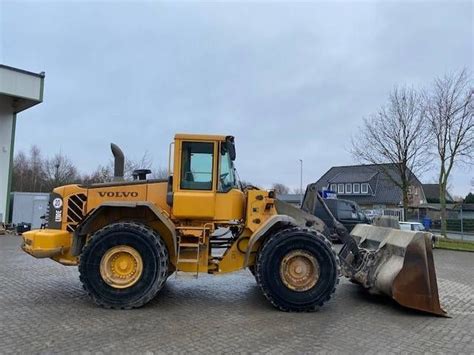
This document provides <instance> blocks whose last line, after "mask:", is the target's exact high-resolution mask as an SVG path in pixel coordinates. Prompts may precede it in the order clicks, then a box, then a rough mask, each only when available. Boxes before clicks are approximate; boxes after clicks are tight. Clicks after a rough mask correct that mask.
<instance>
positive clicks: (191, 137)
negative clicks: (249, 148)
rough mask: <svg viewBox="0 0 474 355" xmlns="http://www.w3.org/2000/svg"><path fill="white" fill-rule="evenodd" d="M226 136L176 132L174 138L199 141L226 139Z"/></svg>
mask: <svg viewBox="0 0 474 355" xmlns="http://www.w3.org/2000/svg"><path fill="white" fill-rule="evenodd" d="M226 137H228V136H224V135H215V134H190V133H176V134H175V136H174V139H181V140H186V139H189V140H198V141H225V139H226Z"/></svg>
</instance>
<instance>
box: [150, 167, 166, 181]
mask: <svg viewBox="0 0 474 355" xmlns="http://www.w3.org/2000/svg"><path fill="white" fill-rule="evenodd" d="M151 178H152V179H160V180H162V179H168V169H165V168H162V167H158V168H157V169H151Z"/></svg>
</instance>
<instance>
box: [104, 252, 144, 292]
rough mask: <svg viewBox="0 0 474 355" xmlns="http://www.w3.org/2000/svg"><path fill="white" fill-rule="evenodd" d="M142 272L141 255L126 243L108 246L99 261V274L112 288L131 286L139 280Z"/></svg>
mask: <svg viewBox="0 0 474 355" xmlns="http://www.w3.org/2000/svg"><path fill="white" fill-rule="evenodd" d="M142 273H143V261H142V257H141V256H140V253H138V251H136V250H135V249H134V248H132V247H130V246H128V245H118V246H116V247H113V248H110V249H109V250H107V252H106V253H105V254H104V256H103V257H102V259H101V261H100V276H102V279H103V280H104V281H105V282H106V283H107V284H108V285H109V286H112V287H113V288H127V287H130V286H133V285H134V284H135V283H137V281H138V280H140V277H141V276H142Z"/></svg>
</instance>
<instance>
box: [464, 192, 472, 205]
mask: <svg viewBox="0 0 474 355" xmlns="http://www.w3.org/2000/svg"><path fill="white" fill-rule="evenodd" d="M464 203H474V194H473V193H472V192H469V193H468V194H467V196H466V197H465V198H464Z"/></svg>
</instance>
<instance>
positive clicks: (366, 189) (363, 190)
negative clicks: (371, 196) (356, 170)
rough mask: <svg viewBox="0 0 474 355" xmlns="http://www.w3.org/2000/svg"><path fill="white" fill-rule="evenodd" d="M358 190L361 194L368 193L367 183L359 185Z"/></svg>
mask: <svg viewBox="0 0 474 355" xmlns="http://www.w3.org/2000/svg"><path fill="white" fill-rule="evenodd" d="M360 192H361V193H363V194H368V193H369V184H367V183H363V184H361V185H360Z"/></svg>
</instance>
